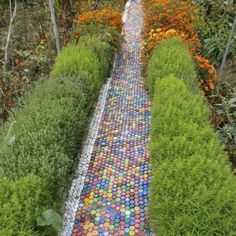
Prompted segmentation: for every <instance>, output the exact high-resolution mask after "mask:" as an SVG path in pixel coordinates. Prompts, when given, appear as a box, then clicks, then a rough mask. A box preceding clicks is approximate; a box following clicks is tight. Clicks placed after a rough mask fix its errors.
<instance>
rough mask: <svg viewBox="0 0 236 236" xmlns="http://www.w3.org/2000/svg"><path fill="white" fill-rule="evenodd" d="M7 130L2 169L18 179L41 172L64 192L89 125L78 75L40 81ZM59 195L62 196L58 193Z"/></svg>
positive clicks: (0, 150)
mask: <svg viewBox="0 0 236 236" xmlns="http://www.w3.org/2000/svg"><path fill="white" fill-rule="evenodd" d="M24 102H25V105H24V106H23V107H22V108H20V109H17V110H16V111H15V113H14V117H12V118H11V119H10V121H9V123H8V124H7V125H6V127H5V132H3V136H2V140H1V146H0V153H1V158H0V170H1V171H0V173H1V176H7V177H8V178H11V179H17V178H19V177H22V176H25V175H27V174H29V173H34V174H37V175H39V176H40V177H41V178H42V179H43V180H44V181H46V182H47V183H48V184H49V188H50V190H51V191H52V193H53V194H54V196H56V194H55V193H58V194H61V190H62V189H63V188H64V184H65V181H66V176H67V175H68V174H69V172H70V168H71V166H72V163H73V162H72V161H73V158H74V156H75V155H76V153H77V150H78V147H79V145H80V143H81V141H82V137H83V134H84V130H85V127H86V126H85V125H86V114H87V111H86V107H85V106H86V99H85V95H84V93H83V91H82V88H81V84H80V83H79V81H77V80H76V79H74V78H69V77H68V78H66V79H65V78H63V77H61V78H57V79H56V78H54V79H52V78H51V79H48V80H46V81H42V82H40V83H38V84H37V85H36V88H35V90H34V91H33V92H31V93H30V94H28V96H27V97H26V98H25V100H24ZM56 197H58V196H56Z"/></svg>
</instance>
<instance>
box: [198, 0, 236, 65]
mask: <svg viewBox="0 0 236 236" xmlns="http://www.w3.org/2000/svg"><path fill="white" fill-rule="evenodd" d="M194 2H195V4H196V5H197V6H198V7H199V9H200V12H201V14H202V17H203V20H204V21H203V24H200V25H199V27H198V31H199V34H200V38H201V40H202V45H203V46H202V53H203V54H204V55H205V56H207V57H208V58H209V59H211V61H212V62H213V63H214V64H215V65H219V64H220V63H221V61H222V58H223V54H224V51H225V48H226V44H227V41H228V37H229V33H230V30H231V28H232V23H233V20H234V17H235V11H236V2H235V1H234V0H227V1H221V0H215V1H211V0H206V1H203V0H195V1H194ZM219 16H221V17H219ZM235 55H236V36H235V37H234V38H233V42H232V44H231V47H230V53H229V55H228V59H231V60H235Z"/></svg>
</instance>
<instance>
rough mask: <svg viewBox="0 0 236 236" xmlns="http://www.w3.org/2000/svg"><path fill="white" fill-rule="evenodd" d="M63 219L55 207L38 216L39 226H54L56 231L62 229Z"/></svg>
mask: <svg viewBox="0 0 236 236" xmlns="http://www.w3.org/2000/svg"><path fill="white" fill-rule="evenodd" d="M62 223H63V219H62V217H61V216H60V215H59V214H58V213H57V212H55V211H54V210H53V209H49V210H46V211H44V212H43V213H42V215H40V216H38V218H37V225H38V226H52V227H53V228H54V229H55V230H56V231H60V230H61V229H62Z"/></svg>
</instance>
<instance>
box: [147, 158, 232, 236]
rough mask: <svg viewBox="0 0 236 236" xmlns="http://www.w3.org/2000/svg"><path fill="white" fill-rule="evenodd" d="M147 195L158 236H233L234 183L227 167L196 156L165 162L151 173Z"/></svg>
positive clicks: (152, 222) (153, 224) (152, 223)
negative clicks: (148, 194)
mask: <svg viewBox="0 0 236 236" xmlns="http://www.w3.org/2000/svg"><path fill="white" fill-rule="evenodd" d="M180 155H181V154H180ZM150 192H151V196H150V206H149V214H150V218H151V226H152V228H153V230H154V232H155V235H157V236H158V235H166V236H169V235H189V236H191V235H192V236H196V235H199V236H200V235H201V236H205V235H209V236H210V235H211V236H213V235H235V234H236V217H235V216H236V198H235V196H236V181H235V178H234V176H233V175H232V172H231V170H230V168H229V166H224V165H222V164H220V163H219V162H218V161H216V160H213V159H208V157H207V156H198V155H196V156H191V157H189V158H188V159H182V160H178V159H176V160H171V159H170V160H166V161H165V162H163V163H162V164H161V165H160V166H159V167H158V170H157V171H155V172H153V177H152V184H151V189H150Z"/></svg>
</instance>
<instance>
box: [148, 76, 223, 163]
mask: <svg viewBox="0 0 236 236" xmlns="http://www.w3.org/2000/svg"><path fill="white" fill-rule="evenodd" d="M171 81H172V82H173V83H171ZM158 85H159V83H158ZM158 85H156V90H157V91H158V92H159V91H160V89H159V88H158ZM161 86H162V90H161V93H160V94H158V92H155V95H154V99H153V104H154V106H153V108H152V129H151V137H152V142H151V144H150V151H151V154H152V156H153V159H152V160H153V161H156V160H158V161H159V162H160V161H162V160H165V159H166V158H175V157H178V156H179V154H180V153H181V154H183V153H184V154H185V156H186V157H188V156H189V155H193V154H201V155H208V156H209V158H210V157H211V156H212V157H214V158H217V157H218V154H219V153H221V154H222V153H223V151H222V147H221V146H220V142H219V140H218V137H217V134H216V133H214V132H213V130H212V127H211V126H210V125H209V117H210V114H209V113H210V112H209V109H208V107H207V106H206V105H205V101H204V99H203V98H202V97H201V96H199V95H198V94H192V93H191V92H186V87H185V84H184V83H177V82H176V81H175V79H171V78H168V79H166V78H165V79H164V81H163V82H162V83H161ZM155 104H158V105H155ZM159 104H165V105H159ZM210 147H211V148H210ZM173 150H174V152H173V153H172V151H173ZM169 152H171V155H167V154H169ZM154 157H155V158H154ZM219 159H221V157H220V158H219Z"/></svg>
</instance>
